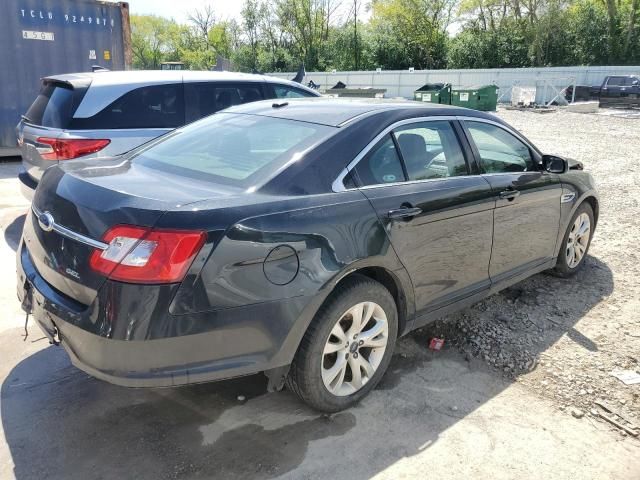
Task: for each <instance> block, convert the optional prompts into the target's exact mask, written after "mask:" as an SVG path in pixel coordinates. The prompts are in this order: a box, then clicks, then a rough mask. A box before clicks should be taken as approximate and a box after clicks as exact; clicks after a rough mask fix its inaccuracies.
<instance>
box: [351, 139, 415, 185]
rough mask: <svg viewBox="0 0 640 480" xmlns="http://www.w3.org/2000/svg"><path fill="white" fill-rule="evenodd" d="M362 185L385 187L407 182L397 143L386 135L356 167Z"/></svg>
mask: <svg viewBox="0 0 640 480" xmlns="http://www.w3.org/2000/svg"><path fill="white" fill-rule="evenodd" d="M355 171H356V174H357V175H358V179H359V180H360V185H362V186H367V185H383V184H385V183H397V182H404V181H405V180H406V177H405V174H404V171H403V169H402V163H401V162H400V157H399V156H398V151H397V149H396V145H395V142H394V141H393V138H391V135H390V134H388V135H385V136H384V137H383V138H382V139H381V140H380V141H379V142H378V143H377V144H376V146H375V147H373V148H372V149H371V151H370V152H369V153H367V155H366V156H365V157H364V158H363V159H362V160H360V161H359V162H358V164H357V165H356V166H355Z"/></svg>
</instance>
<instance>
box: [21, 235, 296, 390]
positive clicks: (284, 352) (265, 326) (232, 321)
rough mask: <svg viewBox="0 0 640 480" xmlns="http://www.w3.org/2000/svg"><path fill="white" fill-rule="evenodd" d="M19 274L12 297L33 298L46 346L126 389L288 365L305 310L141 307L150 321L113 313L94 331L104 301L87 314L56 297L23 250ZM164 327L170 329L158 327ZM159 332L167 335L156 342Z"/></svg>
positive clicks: (290, 305)
mask: <svg viewBox="0 0 640 480" xmlns="http://www.w3.org/2000/svg"><path fill="white" fill-rule="evenodd" d="M17 270H18V298H19V299H20V300H21V301H23V300H24V298H25V295H30V296H31V298H30V299H29V301H28V302H24V301H23V305H25V304H26V305H28V306H29V309H30V310H31V313H32V316H33V319H34V320H35V321H36V323H37V324H38V325H39V327H40V328H41V329H42V331H43V332H44V333H45V334H46V335H47V337H48V338H49V339H50V340H51V341H52V343H57V342H58V340H59V343H60V345H62V346H63V347H64V349H65V350H66V351H67V353H68V355H69V357H70V359H71V362H72V363H73V365H75V366H76V367H77V368H79V369H81V370H83V371H84V372H86V373H88V374H89V375H91V376H94V377H96V378H99V379H101V380H105V381H107V382H110V383H113V384H116V385H122V386H127V387H169V386H178V385H187V384H192V383H201V382H209V381H215V380H223V379H228V378H233V377H237V376H243V375H250V374H254V373H258V372H265V371H268V370H273V369H279V367H283V366H286V365H287V364H288V363H290V360H291V358H292V357H293V355H294V354H295V347H296V346H297V343H296V342H294V341H291V337H292V336H295V335H292V332H293V331H295V330H296V327H295V326H294V325H295V323H296V320H297V319H298V317H299V316H300V314H301V312H302V310H303V309H304V306H305V305H306V304H307V303H308V302H307V301H308V299H307V298H306V297H297V298H292V299H287V300H282V301H278V302H267V303H260V304H256V305H248V306H243V307H238V308H229V309H226V310H221V311H216V312H203V313H198V314H193V315H188V316H186V315H180V316H172V315H170V314H169V313H168V310H166V309H164V308H163V309H162V310H164V312H163V313H160V314H159V313H158V310H159V309H157V308H152V307H150V306H147V307H146V308H142V309H137V310H135V311H136V312H137V314H138V315H140V312H143V311H146V312H147V315H148V318H144V319H141V318H135V319H132V318H128V317H127V316H126V315H125V314H124V313H123V312H116V317H117V318H112V319H111V321H112V324H111V326H110V328H105V327H104V325H102V326H99V325H97V323H98V319H99V318H100V316H99V315H98V313H97V309H98V308H102V307H100V305H103V304H101V303H100V302H102V301H103V300H101V299H99V298H97V299H96V302H94V304H92V305H90V306H88V307H87V306H84V305H82V304H79V303H77V302H75V301H73V300H72V299H70V298H68V297H66V296H65V295H63V294H62V293H60V292H57V291H56V290H55V289H54V288H52V287H51V286H50V285H49V284H47V282H46V281H45V280H44V279H43V278H42V277H41V276H40V274H39V273H38V272H37V270H36V269H35V268H34V266H33V264H32V263H31V260H30V258H29V253H28V251H27V249H26V248H25V247H24V244H22V245H21V246H20V249H19V251H18V261H17ZM113 283H117V282H113ZM25 285H27V286H28V287H27V288H25ZM105 287H106V288H107V291H108V290H109V286H108V285H106V286H105ZM111 288H112V291H113V288H117V287H113V286H112V287H111ZM29 289H30V291H29ZM165 312H166V313H165ZM134 324H137V325H139V324H145V325H146V326H147V328H146V329H145V333H144V334H141V333H140V332H138V333H137V334H136V335H135V338H136V339H132V338H133V335H132V336H131V337H129V338H127V336H126V332H127V331H128V329H127V328H126V327H127V326H128V327H130V328H134V327H133V325H134ZM169 324H173V328H169V327H166V328H158V325H169ZM189 326H190V327H189ZM180 329H182V330H184V334H179V332H178V330H180ZM161 331H166V332H167V334H166V336H161V335H159V334H158V332H161ZM122 332H124V335H123V334H122ZM196 332H197V333H196Z"/></svg>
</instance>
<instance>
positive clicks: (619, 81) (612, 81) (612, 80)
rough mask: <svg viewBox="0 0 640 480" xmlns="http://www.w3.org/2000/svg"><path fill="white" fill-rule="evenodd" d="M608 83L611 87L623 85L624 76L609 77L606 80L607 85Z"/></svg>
mask: <svg viewBox="0 0 640 480" xmlns="http://www.w3.org/2000/svg"><path fill="white" fill-rule="evenodd" d="M609 85H610V86H612V87H620V86H622V85H624V77H609V80H608V81H607V86H609Z"/></svg>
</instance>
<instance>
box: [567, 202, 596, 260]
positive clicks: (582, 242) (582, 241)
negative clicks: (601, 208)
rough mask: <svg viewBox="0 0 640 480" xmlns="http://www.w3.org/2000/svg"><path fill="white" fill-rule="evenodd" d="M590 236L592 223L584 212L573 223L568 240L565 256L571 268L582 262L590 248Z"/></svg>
mask: <svg viewBox="0 0 640 480" xmlns="http://www.w3.org/2000/svg"><path fill="white" fill-rule="evenodd" d="M590 235H591V221H590V220H589V215H587V214H586V213H584V212H583V213H581V214H580V215H578V217H577V218H576V220H575V222H573V225H572V227H571V230H570V231H569V237H568V238H567V246H566V250H565V254H566V257H567V265H568V266H569V268H575V267H576V266H578V264H579V263H580V262H581V261H582V258H583V257H584V255H585V253H586V252H587V247H588V246H589V236H590Z"/></svg>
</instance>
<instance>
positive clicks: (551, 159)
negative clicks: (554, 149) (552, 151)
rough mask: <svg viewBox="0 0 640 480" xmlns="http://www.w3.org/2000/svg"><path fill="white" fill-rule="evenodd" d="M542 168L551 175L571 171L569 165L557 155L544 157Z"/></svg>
mask: <svg viewBox="0 0 640 480" xmlns="http://www.w3.org/2000/svg"><path fill="white" fill-rule="evenodd" d="M542 167H543V168H544V169H545V170H546V171H547V172H549V173H564V172H566V171H567V170H569V163H568V162H567V161H566V160H565V159H564V158H562V157H558V156H556V155H543V156H542Z"/></svg>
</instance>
